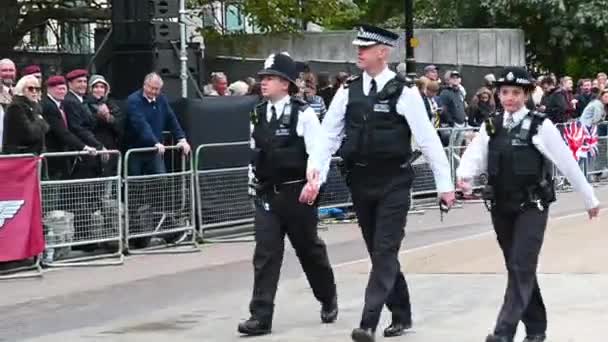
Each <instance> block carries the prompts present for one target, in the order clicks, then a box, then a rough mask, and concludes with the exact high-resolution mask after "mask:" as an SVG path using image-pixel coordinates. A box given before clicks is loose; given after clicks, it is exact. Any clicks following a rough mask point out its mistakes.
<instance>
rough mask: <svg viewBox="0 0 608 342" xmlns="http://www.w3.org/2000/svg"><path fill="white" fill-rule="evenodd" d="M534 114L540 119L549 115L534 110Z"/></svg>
mask: <svg viewBox="0 0 608 342" xmlns="http://www.w3.org/2000/svg"><path fill="white" fill-rule="evenodd" d="M532 116H534V117H535V118H538V119H545V118H546V117H547V114H545V113H542V112H539V111H536V110H533V111H532Z"/></svg>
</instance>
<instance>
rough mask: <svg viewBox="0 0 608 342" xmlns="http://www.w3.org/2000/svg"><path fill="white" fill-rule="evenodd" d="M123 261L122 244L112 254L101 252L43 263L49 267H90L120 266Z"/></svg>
mask: <svg viewBox="0 0 608 342" xmlns="http://www.w3.org/2000/svg"><path fill="white" fill-rule="evenodd" d="M115 258H117V260H107V259H115ZM124 263H125V256H124V254H123V253H122V246H120V251H119V252H116V253H112V254H101V255H91V256H84V257H78V258H71V259H66V260H60V261H53V262H49V263H46V262H44V263H43V265H44V266H45V267H49V268H59V267H91V266H120V265H122V264H124Z"/></svg>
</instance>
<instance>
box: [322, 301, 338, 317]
mask: <svg viewBox="0 0 608 342" xmlns="http://www.w3.org/2000/svg"><path fill="white" fill-rule="evenodd" d="M336 319H338V299H337V298H335V297H334V299H333V300H332V301H331V303H329V304H323V305H322V306H321V322H323V323H333V322H335V321H336Z"/></svg>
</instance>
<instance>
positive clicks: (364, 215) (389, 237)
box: [349, 167, 413, 331]
mask: <svg viewBox="0 0 608 342" xmlns="http://www.w3.org/2000/svg"><path fill="white" fill-rule="evenodd" d="M349 177H350V179H349V183H350V188H351V193H352V198H353V206H354V209H355V212H356V214H357V218H358V220H359V225H360V227H361V232H362V235H363V239H364V240H365V245H366V247H367V251H368V253H369V255H370V258H371V261H372V269H371V273H370V275H369V280H368V283H367V288H366V290H365V305H364V308H363V315H362V318H361V323H360V327H361V328H364V329H373V330H374V331H375V330H376V327H377V326H378V322H379V321H380V314H381V312H382V308H383V307H384V305H385V304H386V306H387V307H388V309H389V310H390V311H391V313H392V319H393V322H401V323H409V322H411V320H412V313H411V305H410V296H409V290H408V286H407V282H406V281H405V277H404V275H403V273H402V272H401V265H400V264H399V255H398V254H399V249H400V247H401V242H402V241H403V238H404V237H405V224H406V219H407V212H408V209H409V206H410V189H411V186H412V180H413V171H412V169H411V168H409V167H408V168H405V169H401V168H399V167H397V168H393V169H390V168H389V169H387V170H369V169H367V168H358V167H355V168H354V169H353V170H352V172H351V174H350V175H349Z"/></svg>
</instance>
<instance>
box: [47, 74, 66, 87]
mask: <svg viewBox="0 0 608 342" xmlns="http://www.w3.org/2000/svg"><path fill="white" fill-rule="evenodd" d="M65 84H66V82H65V78H64V77H63V76H59V75H56V76H51V77H49V79H48V80H47V81H46V86H47V87H49V88H52V87H56V86H59V85H65Z"/></svg>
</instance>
